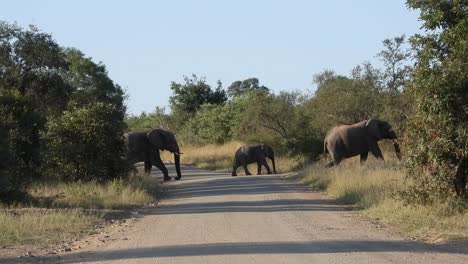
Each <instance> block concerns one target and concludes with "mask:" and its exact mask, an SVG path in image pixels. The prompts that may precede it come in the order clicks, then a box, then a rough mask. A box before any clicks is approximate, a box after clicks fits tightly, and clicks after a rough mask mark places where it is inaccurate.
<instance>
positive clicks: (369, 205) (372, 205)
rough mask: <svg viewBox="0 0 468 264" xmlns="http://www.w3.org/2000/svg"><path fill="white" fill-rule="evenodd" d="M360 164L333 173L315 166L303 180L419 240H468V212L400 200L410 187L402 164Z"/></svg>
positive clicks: (348, 164)
mask: <svg viewBox="0 0 468 264" xmlns="http://www.w3.org/2000/svg"><path fill="white" fill-rule="evenodd" d="M388 156H389V155H386V157H388ZM358 160H359V159H352V160H349V161H346V162H345V163H344V164H342V165H340V166H339V167H337V168H331V169H326V168H324V164H325V163H320V164H315V165H313V166H311V167H309V168H308V169H307V170H306V173H305V177H304V179H303V180H304V182H305V183H306V184H308V185H310V186H312V187H313V188H316V189H320V190H324V191H326V192H327V193H328V194H329V195H331V196H332V197H335V198H337V199H338V200H340V201H342V202H345V203H348V204H354V205H356V208H357V209H360V210H362V212H363V213H364V214H366V215H368V216H369V217H371V218H376V219H379V220H380V221H382V222H384V223H387V224H390V225H392V226H394V227H397V228H398V229H400V230H402V231H404V232H405V233H406V234H409V235H411V236H414V237H417V238H419V239H425V240H434V239H440V238H442V239H448V238H462V237H464V238H466V237H468V212H467V211H465V212H459V211H455V210H448V208H449V206H448V205H444V204H439V205H434V206H423V205H413V206H406V205H404V204H403V203H402V202H401V201H400V200H399V199H398V196H397V195H396V194H397V193H398V192H399V191H402V190H404V189H405V187H406V185H407V184H408V182H407V180H405V171H404V168H403V166H402V164H400V163H399V162H397V161H395V160H393V159H391V158H390V159H389V161H388V162H385V163H383V162H379V161H375V160H370V161H369V162H368V163H366V164H365V165H364V166H359V165H358V164H359V161H358Z"/></svg>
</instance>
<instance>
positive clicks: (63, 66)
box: [0, 21, 72, 115]
mask: <svg viewBox="0 0 468 264" xmlns="http://www.w3.org/2000/svg"><path fill="white" fill-rule="evenodd" d="M67 66H68V65H67V62H66V61H65V55H64V53H63V51H62V48H61V47H60V46H59V45H58V44H57V43H56V42H55V41H54V40H53V39H52V36H50V35H49V34H46V33H43V32H40V31H39V30H38V29H37V28H35V27H34V26H30V27H29V29H28V30H23V29H22V28H20V27H18V26H16V25H10V24H7V23H5V22H1V21H0V92H1V91H7V90H9V91H16V92H18V93H19V94H20V95H21V96H29V97H32V98H33V99H34V101H35V104H36V107H37V111H40V112H42V113H43V115H48V114H59V113H60V112H61V111H62V110H63V109H65V107H66V105H67V103H68V100H69V98H70V93H71V89H72V88H71V87H70V86H69V85H67V84H66V83H65V81H64V80H63V77H62V76H63V73H64V72H65V71H66V70H67V69H68V67H67Z"/></svg>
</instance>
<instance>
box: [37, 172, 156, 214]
mask: <svg viewBox="0 0 468 264" xmlns="http://www.w3.org/2000/svg"><path fill="white" fill-rule="evenodd" d="M155 188H157V186H156V185H155V184H154V183H151V182H150V181H149V179H148V178H147V177H145V176H141V177H134V178H133V179H132V181H130V182H128V181H124V180H118V179H116V180H114V181H112V182H109V183H106V184H99V183H96V182H86V183H82V182H74V183H56V184H51V183H46V184H44V183H42V184H36V185H34V186H32V187H31V190H30V193H31V195H32V196H33V197H36V198H38V199H39V201H42V202H40V203H39V206H46V207H52V208H84V209H124V208H131V207H135V206H141V205H143V204H146V203H149V202H151V201H152V200H153V199H154V197H153V195H152V193H151V192H152V191H154V189H155Z"/></svg>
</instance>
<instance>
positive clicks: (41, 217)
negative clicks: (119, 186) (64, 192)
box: [0, 209, 102, 246]
mask: <svg viewBox="0 0 468 264" xmlns="http://www.w3.org/2000/svg"><path fill="white" fill-rule="evenodd" d="M101 217H102V216H101V215H99V214H96V213H86V212H83V211H80V210H42V209H19V210H8V211H6V210H3V211H0V246H9V245H17V244H35V243H38V242H39V243H44V244H46V243H52V242H56V241H60V240H63V239H66V238H68V237H70V236H74V235H77V234H83V233H87V232H89V231H90V230H91V229H92V228H93V226H94V225H95V224H96V223H97V222H98V221H99V220H100V219H101Z"/></svg>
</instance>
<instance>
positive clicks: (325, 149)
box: [315, 138, 328, 161]
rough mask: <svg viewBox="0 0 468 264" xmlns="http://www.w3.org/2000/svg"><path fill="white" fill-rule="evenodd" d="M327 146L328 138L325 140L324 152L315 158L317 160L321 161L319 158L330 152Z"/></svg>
mask: <svg viewBox="0 0 468 264" xmlns="http://www.w3.org/2000/svg"><path fill="white" fill-rule="evenodd" d="M327 146H328V143H327V140H326V138H325V140H323V153H322V154H321V155H320V156H318V157H317V158H316V159H315V161H319V160H321V159H323V158H325V156H327V153H328V148H327Z"/></svg>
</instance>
